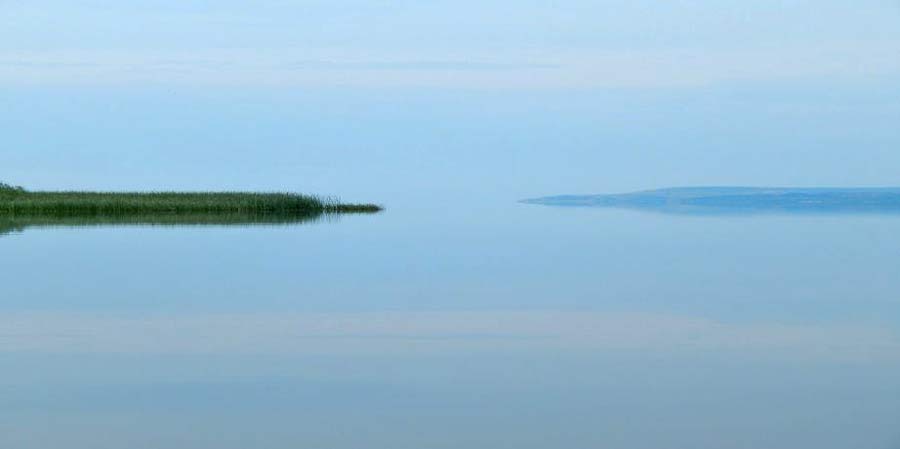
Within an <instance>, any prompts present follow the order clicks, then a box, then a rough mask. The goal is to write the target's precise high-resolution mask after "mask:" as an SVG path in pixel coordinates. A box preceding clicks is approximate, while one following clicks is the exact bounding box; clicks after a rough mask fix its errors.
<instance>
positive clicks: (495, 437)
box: [0, 200, 900, 449]
mask: <svg viewBox="0 0 900 449" xmlns="http://www.w3.org/2000/svg"><path fill="white" fill-rule="evenodd" d="M898 225H900V221H897V220H896V219H895V218H894V217H891V216H869V215H864V216H802V215H801V216H791V215H788V216H784V215H778V216H751V217H721V216H718V217H702V216H669V215H653V214H641V213H633V212H627V211H611V210H594V209H562V210H560V209H554V208H542V207H534V206H529V205H522V204H516V203H515V202H513V201H510V202H509V203H494V202H492V201H487V200H486V201H482V202H469V203H466V204H459V205H458V206H457V207H453V208H445V207H441V208H435V209H428V208H427V207H424V206H417V205H416V204H413V203H403V202H400V203H398V204H397V205H395V206H394V207H391V206H390V205H389V207H388V210H387V211H386V212H385V213H383V214H379V215H375V216H352V217H345V218H344V219H341V220H338V221H332V222H318V223H311V224H304V225H303V226H290V225H289V226H276V227H271V226H263V227H257V226H254V227H243V226H234V227H232V226H221V225H217V226H213V227H202V226H192V227H146V226H138V227H135V226H124V227H87V228H85V227H74V228H72V227H54V228H45V229H42V228H26V229H25V230H24V232H22V233H18V234H14V235H7V236H4V237H3V238H2V239H0V246H2V249H3V252H4V255H5V257H4V258H3V259H2V261H0V264H2V265H0V273H3V280H4V281H3V282H2V283H0V297H2V298H3V302H2V303H0V308H2V311H3V313H2V315H0V354H2V357H0V369H3V370H4V373H5V375H4V380H3V381H2V382H0V392H2V395H0V417H3V418H4V419H3V420H0V423H2V424H0V430H4V431H3V432H0V435H4V436H2V437H0V442H3V443H4V444H7V445H11V447H15V446H17V445H18V446H20V447H21V446H22V445H23V444H26V442H27V444H39V445H41V446H54V445H59V444H63V443H64V442H65V443H66V444H67V445H68V446H69V447H74V448H82V447H83V448H88V447H90V448H92V449H93V448H97V447H100V448H103V447H110V448H112V447H122V446H123V445H124V446H131V447H141V445H142V444H143V445H145V446H146V445H147V444H150V443H148V442H159V443H164V444H165V445H167V446H175V447H199V448H213V447H215V448H217V449H218V448H238V447H246V446H247V445H251V446H263V447H272V448H287V447H295V445H296V444H297V442H298V441H303V442H304V443H306V442H310V443H311V444H316V445H318V446H322V447H330V448H352V447H360V446H361V445H362V446H367V445H374V446H376V447H409V448H412V447H423V446H427V447H447V448H451V447H460V446H471V447H484V446H491V447H517V448H518V447H526V448H542V449H543V448H551V447H623V448H643V447H661V446H672V445H675V446H679V447H681V446H690V447H709V448H714V447H715V448H721V447H726V448H727V447H734V448H738V447H772V448H779V447H783V448H795V447H813V446H814V447H825V448H832V447H833V448H842V447H849V446H854V445H857V446H858V445H862V447H878V448H890V447H892V446H891V444H894V443H895V442H896V440H897V436H898V435H897V433H896V432H895V431H894V428H895V426H893V423H894V422H895V418H896V416H897V415H896V401H895V400H893V398H896V397H897V393H898V391H900V383H898V382H897V380H896V379H898V378H900V359H898V354H900V334H898V323H897V320H896V317H897V316H898V314H897V311H898V303H897V301H896V297H897V295H896V292H897V291H900V285H898V284H897V281H896V280H897V279H900V272H898V271H897V270H898V269H900V268H898V267H897V265H896V264H894V263H892V261H893V259H894V256H895V254H897V253H898V251H900V241H897V240H896V239H895V238H894V236H895V235H896V229H897V226H898ZM48 420H49V421H52V422H54V423H55V424H54V425H55V429H56V431H55V432H54V433H51V434H48V433H45V432H42V431H41V429H42V428H43V426H44V425H45V424H44V423H46V422H47V421H48ZM101 425H103V426H113V427H114V429H113V430H111V431H110V432H108V433H105V434H104V437H103V439H102V440H101V439H99V438H97V433H96V429H97V428H99V427H100V426H101ZM648 427H652V428H653V432H648V431H647V429H648ZM448 429H454V430H453V431H452V432H450V431H449V430H448ZM448 432H449V433H448ZM104 444H106V445H107V446H104ZM24 447H28V446H27V445H26V446H24Z"/></svg>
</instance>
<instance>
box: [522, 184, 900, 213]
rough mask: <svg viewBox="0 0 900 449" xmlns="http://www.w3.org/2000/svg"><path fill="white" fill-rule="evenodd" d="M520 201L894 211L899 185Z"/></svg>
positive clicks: (680, 208) (720, 209)
mask: <svg viewBox="0 0 900 449" xmlns="http://www.w3.org/2000/svg"><path fill="white" fill-rule="evenodd" d="M522 202H524V203H529V204H541V205H545V206H563V207H611V208H628V209H641V210H648V211H656V212H666V213H687V214H690V213H697V214H704V213H754V212H760V213H765V212H786V213H803V212H806V213H857V212H858V213H882V212H883V213H900V188H897V187H882V188H830V187H819V188H789V187H677V188H668V189H658V190H646V191H639V192H631V193H620V194H604V195H558V196H549V197H542V198H532V199H527V200H522Z"/></svg>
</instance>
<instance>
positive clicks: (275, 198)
mask: <svg viewBox="0 0 900 449" xmlns="http://www.w3.org/2000/svg"><path fill="white" fill-rule="evenodd" d="M380 210H381V207H380V206H377V205H374V204H344V203H340V202H338V201H335V200H327V199H322V198H319V197H315V196H310V195H300V194H295V193H252V192H184V193H181V192H148V193H141V192H122V193H117V192H31V191H28V190H25V189H23V188H21V187H15V186H11V185H8V184H4V183H0V215H2V216H7V217H8V216H29V215H30V216H35V215H42V216H54V217H66V216H91V215H106V216H123V215H140V214H155V215H194V216H197V215H198V214H201V215H202V214H207V215H209V214H237V215H243V216H248V217H249V216H257V217H259V216H289V215H308V214H327V213H373V212H378V211H380Z"/></svg>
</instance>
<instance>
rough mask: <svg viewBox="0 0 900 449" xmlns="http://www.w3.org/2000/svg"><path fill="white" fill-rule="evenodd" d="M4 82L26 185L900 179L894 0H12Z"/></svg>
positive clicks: (468, 187) (899, 36)
mask: <svg viewBox="0 0 900 449" xmlns="http://www.w3.org/2000/svg"><path fill="white" fill-rule="evenodd" d="M0 89H2V90H0V102H2V109H0V132H2V133H3V135H4V145H3V148H2V149H0V158H2V163H0V165H2V172H0V177H2V178H6V179H9V180H10V181H12V182H18V183H22V184H26V185H29V186H33V187H43V188H76V187H97V188H115V189H131V188H159V187H172V188H262V189H276V188H277V189H294V190H303V191H315V192H319V193H325V194H336V195H342V196H349V197H352V198H354V199H373V198H370V197H375V198H374V200H381V201H383V202H387V203H391V202H393V201H396V200H397V199H399V198H400V197H403V196H408V195H420V196H421V195H437V194H459V195H472V194H476V193H481V194H483V195H495V196H496V197H497V198H517V197H527V196H539V195H545V194H556V193H593V192H597V193H600V192H608V191H619V190H630V189H640V188H653V187H662V186H669V185H694V184H717V185H721V184H744V185H761V184H778V185H888V184H890V185H895V184H900V180H898V177H897V174H896V169H895V167H897V166H900V132H898V131H897V126H896V124H897V123H900V106H898V105H900V2H898V1H896V0H890V1H888V0H868V1H861V2H852V3H851V2H845V1H833V0H824V1H822V0H820V1H800V0H794V1H788V0H782V1H774V0H762V1H754V2H746V1H711V0H694V1H648V0H637V1H634V0H629V1H625V0H614V1H610V0H606V1H604V0H594V1H556V2H549V1H534V0H524V1H488V2H471V1H459V0H457V1H444V0H437V1H428V2H421V1H374V0H354V1H344V2H334V1H273V0H262V1H256V2H238V1H229V0H226V1H215V2H213V1H174V0H155V1H146V0H144V1H129V2H121V1H106V0H91V1H80V2H69V1H58V0H57V1H54V0H29V1H10V0H5V1H4V0H0Z"/></svg>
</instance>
